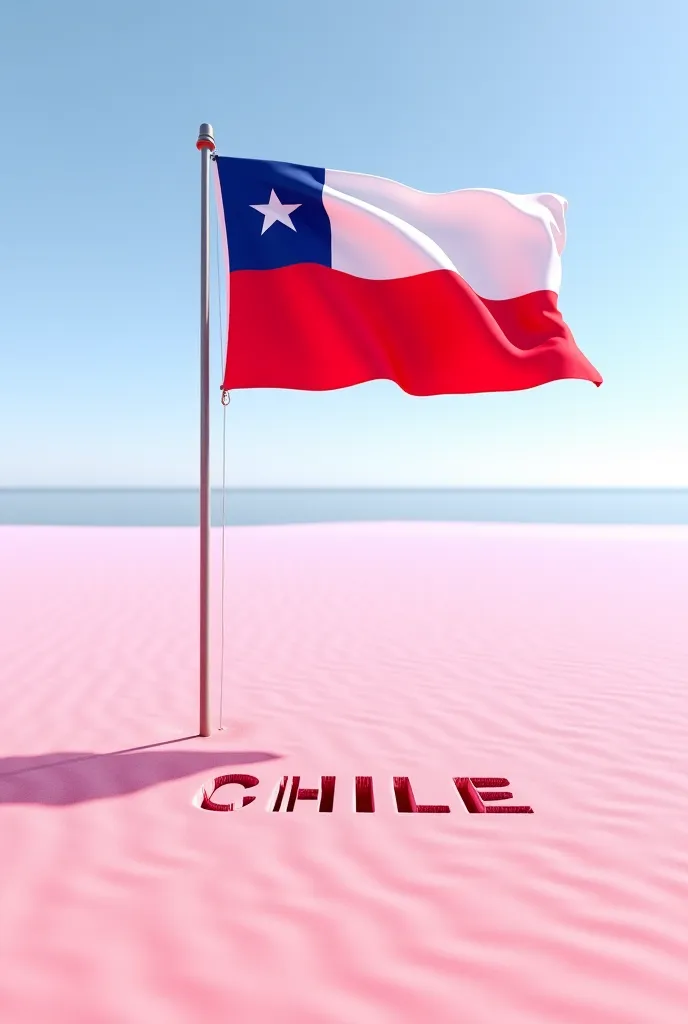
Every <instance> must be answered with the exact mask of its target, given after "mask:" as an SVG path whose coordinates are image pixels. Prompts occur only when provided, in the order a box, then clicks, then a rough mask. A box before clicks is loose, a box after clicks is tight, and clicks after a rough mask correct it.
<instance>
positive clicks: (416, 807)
mask: <svg viewBox="0 0 688 1024" xmlns="http://www.w3.org/2000/svg"><path fill="white" fill-rule="evenodd" d="M453 781H454V786H455V788H456V792H457V795H458V797H459V798H460V803H458V809H464V808H465V810H466V811H468V813H469V814H532V813H533V808H532V807H527V806H522V805H517V804H502V803H499V801H502V800H511V799H512V797H513V794H512V793H510V792H508V791H507V790H506V789H505V787H506V786H508V785H509V780H508V779H497V778H494V779H492V778H490V779H487V778H454V780H453ZM336 782H337V779H336V776H334V775H322V776H321V779H320V788H319V789H306V788H303V787H302V786H301V776H300V775H293V776H292V777H291V783H290V779H289V776H288V775H284V776H283V777H282V778H281V779H280V780H279V782H278V783H277V785H276V786H275V787H274V789H273V790H272V792H271V794H270V798H269V800H268V803H267V807H266V810H267V811H271V812H291V811H293V810H294V808H295V807H296V804H297V801H299V800H319V802H320V806H319V808H318V810H319V811H320V812H321V813H325V814H327V813H328V812H331V811H333V810H334V794H335V784H336ZM229 785H236V786H241V787H242V789H244V790H245V791H246V790H250V789H254V788H255V787H256V786H258V785H260V781H259V780H258V779H257V778H256V777H255V775H243V774H233V775H219V776H218V777H217V778H216V779H214V780H213V783H212V785H211V786H204V787H203V789H202V791H201V794H200V799H199V803H198V806H200V808H201V809H202V810H205V811H238V810H241V809H242V808H244V807H248V806H250V805H251V804H253V803H255V801H256V797H255V795H254V794H248V793H246V794H245V795H244V796H243V797H242V800H241V803H235V802H231V803H221V802H218V801H217V800H214V799H213V797H214V796H215V794H216V792H217V790H219V789H221V788H222V787H223V786H229ZM392 799H393V806H394V807H395V808H396V810H397V812H398V813H399V814H449V813H450V811H451V808H450V807H449V805H448V804H419V803H417V802H416V798H415V796H414V794H413V788H412V786H411V780H410V779H409V777H408V775H395V776H394V778H393V780H392ZM493 803H495V804H496V806H492V804H493ZM353 810H354V811H355V812H356V813H357V814H372V813H374V812H375V793H374V789H373V779H372V777H371V776H370V775H357V776H356V778H355V780H354V786H353ZM464 813H465V812H464Z"/></svg>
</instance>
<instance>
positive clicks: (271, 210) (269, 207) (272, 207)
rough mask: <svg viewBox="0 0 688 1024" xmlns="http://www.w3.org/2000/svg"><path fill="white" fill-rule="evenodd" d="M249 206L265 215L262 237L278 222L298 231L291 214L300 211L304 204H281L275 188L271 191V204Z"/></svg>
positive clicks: (251, 204)
mask: <svg viewBox="0 0 688 1024" xmlns="http://www.w3.org/2000/svg"><path fill="white" fill-rule="evenodd" d="M249 205H250V207H251V209H252V210H257V211H258V213H262V215H263V218H264V219H263V230H262V231H261V235H264V234H265V232H266V231H267V229H268V228H271V227H272V225H273V224H274V223H275V221H277V220H278V221H279V222H280V224H286V226H287V227H288V228H291V229H292V231H296V228H295V227H294V225H293V224H292V222H291V217H290V216H289V214H290V213H293V212H294V210H298V208H299V206H301V205H302V204H301V203H281V202H280V201H279V199H278V197H277V193H276V192H275V190H274V188H273V189H271V191H270V202H268V203H259V204H257V205H254V204H253V203H250V204H249Z"/></svg>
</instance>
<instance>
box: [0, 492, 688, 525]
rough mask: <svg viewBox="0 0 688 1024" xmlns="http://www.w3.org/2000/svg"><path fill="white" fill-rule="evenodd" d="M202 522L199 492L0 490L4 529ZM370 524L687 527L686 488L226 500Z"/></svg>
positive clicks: (297, 516) (215, 517)
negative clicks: (13, 527)
mask: <svg viewBox="0 0 688 1024" xmlns="http://www.w3.org/2000/svg"><path fill="white" fill-rule="evenodd" d="M221 509H222V495H221V492H214V493H213V503H212V521H213V524H214V525H216V526H219V525H220V524H221V521H222V511H221ZM198 520H199V515H198V495H197V492H196V491H194V490H190V489H181V488H180V489H169V490H142V489H131V490H125V489H121V490H119V489H118V490H77V489H69V490H56V489H46V490H38V489H36V490H2V489H0V524H5V525H8V524H15V525H19V524H21V525H56V526H57V525H60V526H68V525H69V526H194V525H197V524H198ZM366 520H368V521H370V520H420V521H423V520H428V521H434V522H440V521H444V522H489V523H619V524H621V523H636V524H684V523H685V524H688V490H619V489H609V490H602V489H585V490H584V489H552V490H536V489H522V490H518V489H473V488H467V489H457V490H310V489H309V490H306V489H298V490H297V489H293V490H276V489H275V490H234V491H228V492H227V495H226V522H227V523H228V524H229V525H232V526H248V525H261V524H268V523H272V524H277V523H322V522H355V521H366Z"/></svg>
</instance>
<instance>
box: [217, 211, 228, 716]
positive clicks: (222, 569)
mask: <svg viewBox="0 0 688 1024" xmlns="http://www.w3.org/2000/svg"><path fill="white" fill-rule="evenodd" d="M218 235H219V225H218V223H217V220H216V222H215V271H216V285H217V287H216V291H217V325H218V332H219V341H220V373H221V374H222V379H223V380H224V334H225V332H224V325H223V322H222V320H223V318H222V299H221V295H220V251H219V243H218ZM228 405H229V391H223V392H222V521H221V538H222V540H221V553H220V710H219V730H220V731H222V730H223V729H224V725H223V721H222V712H223V704H224V688H225V520H226V514H225V498H226V489H227V406H228Z"/></svg>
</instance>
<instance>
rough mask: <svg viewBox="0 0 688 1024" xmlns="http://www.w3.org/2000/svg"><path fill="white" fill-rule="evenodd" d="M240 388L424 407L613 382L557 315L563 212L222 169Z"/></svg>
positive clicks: (228, 367)
mask: <svg viewBox="0 0 688 1024" xmlns="http://www.w3.org/2000/svg"><path fill="white" fill-rule="evenodd" d="M215 168H216V172H217V182H218V185H219V209H220V218H221V222H223V223H224V228H225V233H226V241H227V249H228V257H229V321H228V325H229V326H228V336H227V358H226V364H225V375H224V380H223V383H222V387H223V389H224V390H227V391H229V390H232V389H234V388H293V389H298V390H304V391H326V390H330V389H334V388H344V387H350V386H351V385H353V384H360V383H362V382H364V381H369V380H376V379H386V380H390V381H394V382H396V384H398V385H399V387H400V388H402V389H403V390H404V391H406V392H407V393H408V394H411V395H439V394H468V393H474V392H483V391H516V390H520V389H523V388H532V387H536V386H538V385H540V384H545V383H547V382H549V381H553V380H559V379H563V378H578V379H582V380H589V381H592V382H593V383H595V384H597V385H599V384H601V383H602V378H601V376H600V374H599V373H598V372H597V370H596V369H595V368H594V367H593V366H592V364H591V363H589V362H588V360H587V359H586V358H585V356H584V355H583V354H582V352H581V351H580V350H579V349H578V348H577V346H576V344H575V342H574V340H573V336H572V334H571V332H570V330H569V328H568V327H567V325H566V324H565V323H564V320H563V319H562V317H561V314H560V313H559V310H558V307H557V299H558V293H559V287H560V284H561V254H562V250H563V248H564V242H565V237H566V227H565V221H564V214H565V210H566V200H565V199H562V198H561V196H557V195H553V194H549V193H541V194H534V195H515V194H512V193H509V192H502V191H499V190H498V189H488V188H471V189H460V190H458V191H455V192H443V193H428V192H420V191H418V190H417V189H414V188H409V187H408V186H405V185H401V184H399V183H398V182H396V181H391V180H389V179H387V178H378V177H375V176H373V175H369V174H356V173H352V172H349V171H333V170H329V169H325V168H322V167H308V166H305V165H302V164H290V163H278V162H272V161H267V160H243V159H238V158H234V157H218V158H217V159H216V161H215Z"/></svg>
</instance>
